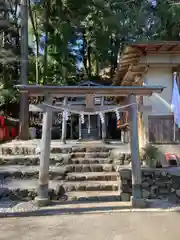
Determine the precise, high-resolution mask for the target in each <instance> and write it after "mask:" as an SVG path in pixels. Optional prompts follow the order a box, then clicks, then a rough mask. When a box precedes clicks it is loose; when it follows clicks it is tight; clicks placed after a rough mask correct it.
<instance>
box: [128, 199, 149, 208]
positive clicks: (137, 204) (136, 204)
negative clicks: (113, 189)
mask: <svg viewBox="0 0 180 240" xmlns="http://www.w3.org/2000/svg"><path fill="white" fill-rule="evenodd" d="M131 203H132V207H133V208H147V207H149V204H148V202H147V201H146V200H145V199H143V198H138V199H137V198H134V197H133V196H131Z"/></svg>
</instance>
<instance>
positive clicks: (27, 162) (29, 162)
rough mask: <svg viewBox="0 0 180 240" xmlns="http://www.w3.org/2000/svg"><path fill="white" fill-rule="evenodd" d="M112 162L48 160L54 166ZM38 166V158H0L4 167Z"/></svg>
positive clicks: (0, 163)
mask: <svg viewBox="0 0 180 240" xmlns="http://www.w3.org/2000/svg"><path fill="white" fill-rule="evenodd" d="M111 163H113V160H111V159H106V158H104V159H99V158H97V159H96V158H94V159H93V158H91V159H84V158H76V159H68V161H63V160H61V159H59V160H58V159H55V158H50V165H56V166H63V165H68V164H111ZM39 164H40V157H36V158H24V159H22V158H19V159H18V158H16V157H15V158H14V159H12V158H10V159H8V158H0V166H5V165H24V166H39Z"/></svg>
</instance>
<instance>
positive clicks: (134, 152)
mask: <svg viewBox="0 0 180 240" xmlns="http://www.w3.org/2000/svg"><path fill="white" fill-rule="evenodd" d="M129 102H130V104H132V106H131V107H130V114H129V115H130V123H131V141H130V144H131V164H132V205H133V207H139V205H141V204H140V202H142V196H141V195H142V194H141V164H140V159H139V138H138V116H137V114H138V108H137V102H136V95H134V94H131V95H130V96H129Z"/></svg>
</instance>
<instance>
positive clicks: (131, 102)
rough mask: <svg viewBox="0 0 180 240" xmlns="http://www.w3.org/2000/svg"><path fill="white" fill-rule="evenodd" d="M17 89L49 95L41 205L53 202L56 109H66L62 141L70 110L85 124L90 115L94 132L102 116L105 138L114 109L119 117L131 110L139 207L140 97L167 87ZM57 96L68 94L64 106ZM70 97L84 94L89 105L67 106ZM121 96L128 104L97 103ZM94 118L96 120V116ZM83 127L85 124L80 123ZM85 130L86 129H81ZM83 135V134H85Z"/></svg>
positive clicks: (45, 106) (44, 108)
mask: <svg viewBox="0 0 180 240" xmlns="http://www.w3.org/2000/svg"><path fill="white" fill-rule="evenodd" d="M17 88H18V89H19V90H20V91H21V92H25V93H26V94H28V95H29V96H40V95H41V96H45V101H44V103H42V104H40V105H39V106H37V108H39V109H41V111H43V123H42V139H41V151H40V168H39V186H38V196H37V198H36V200H37V201H39V202H40V203H41V204H42V203H43V202H44V204H46V203H47V202H49V196H48V191H49V177H48V175H49V159H50V145H51V127H52V115H53V112H57V111H58V112H59V111H62V112H63V119H62V120H63V122H62V141H63V142H65V141H66V127H67V124H66V121H67V116H68V113H69V112H70V113H71V114H79V120H80V121H81V123H82V124H84V123H85V116H87V117H88V132H90V131H91V116H93V118H94V119H95V118H96V116H99V118H100V120H101V124H102V139H105V137H106V135H105V133H106V131H105V130H106V120H105V117H104V116H105V114H106V113H108V112H114V113H115V114H116V117H117V120H119V119H120V112H124V111H125V110H126V111H128V112H129V116H130V119H129V124H130V130H131V134H130V145H131V166H132V204H133V207H138V203H139V204H141V202H142V195H141V165H140V160H139V137H138V117H137V112H138V111H139V106H138V105H137V98H136V97H137V96H150V95H152V93H154V92H155V93H161V92H162V91H163V88H164V87H163V86H140V87H139V86H123V87H119V86H117V87H116V86H108V87H104V86H102V87H99V86H93V87H91V86H80V87H79V86H78V87H77V86H61V87H59V86H58V87H56V86H37V85H18V86H17ZM53 96H62V97H64V104H63V106H59V107H57V106H54V105H53V102H52V98H53ZM68 96H74V97H77V96H84V97H85V99H86V102H85V106H79V107H78V106H74V107H73V106H69V105H67V99H68V98H67V97H68ZM102 96H108V97H112V96H113V97H118V96H124V97H126V100H127V99H128V103H127V101H126V102H123V103H121V105H116V106H114V107H112V106H110V107H109V106H94V97H102ZM93 118H92V119H93ZM80 126H81V124H80ZM81 130H82V129H81ZM81 136H82V135H81Z"/></svg>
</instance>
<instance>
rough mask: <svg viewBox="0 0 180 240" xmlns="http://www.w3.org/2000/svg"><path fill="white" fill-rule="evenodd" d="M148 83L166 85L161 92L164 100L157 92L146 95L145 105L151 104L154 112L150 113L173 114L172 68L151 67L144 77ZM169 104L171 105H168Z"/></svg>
mask: <svg viewBox="0 0 180 240" xmlns="http://www.w3.org/2000/svg"><path fill="white" fill-rule="evenodd" d="M144 81H145V83H146V84H147V85H162V86H164V87H166V88H165V89H164V90H163V92H162V93H160V94H159V96H160V97H161V99H162V101H160V99H159V98H158V97H156V94H153V95H152V96H151V97H144V99H143V101H144V105H151V106H152V112H149V113H148V115H169V114H171V110H170V104H171V96H172V86H173V81H172V68H171V67H169V68H168V67H164V68H162V67H161V68H160V67H158V68H150V69H149V70H148V72H147V74H146V76H145V79H144ZM167 105H169V107H168V106H167Z"/></svg>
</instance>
